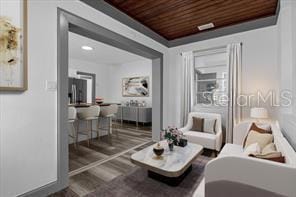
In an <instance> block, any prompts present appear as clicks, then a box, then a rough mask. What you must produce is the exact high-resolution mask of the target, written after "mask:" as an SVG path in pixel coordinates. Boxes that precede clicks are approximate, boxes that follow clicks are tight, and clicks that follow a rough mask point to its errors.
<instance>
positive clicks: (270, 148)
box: [261, 143, 276, 155]
mask: <svg viewBox="0 0 296 197" xmlns="http://www.w3.org/2000/svg"><path fill="white" fill-rule="evenodd" d="M272 152H276V147H275V144H274V143H270V144H267V145H266V146H265V147H264V148H263V149H262V152H261V153H262V155H265V154H269V153H272Z"/></svg>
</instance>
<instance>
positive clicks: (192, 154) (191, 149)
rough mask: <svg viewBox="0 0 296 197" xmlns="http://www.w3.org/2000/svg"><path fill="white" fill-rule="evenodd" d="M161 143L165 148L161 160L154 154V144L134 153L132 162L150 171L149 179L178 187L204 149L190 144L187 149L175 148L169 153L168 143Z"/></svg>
mask: <svg viewBox="0 0 296 197" xmlns="http://www.w3.org/2000/svg"><path fill="white" fill-rule="evenodd" d="M160 143H161V145H162V146H163V147H164V148H165V151H164V153H163V155H162V156H161V158H159V157H157V156H155V154H154V153H153V147H154V146H155V145H156V144H154V145H151V146H149V147H147V148H144V149H142V150H140V151H139V152H136V153H134V154H133V155H132V156H131V161H132V163H134V164H136V165H138V166H140V167H142V168H144V169H146V170H148V176H149V177H151V178H153V179H156V180H159V181H162V182H165V183H167V184H169V185H172V186H177V185H179V184H180V182H181V181H182V180H183V179H184V178H185V177H186V175H187V174H188V173H190V171H191V169H192V162H193V161H194V160H195V159H196V158H197V157H198V156H199V155H200V154H201V153H202V152H203V147H202V146H201V145H198V144H192V143H188V144H187V146H185V147H179V146H174V150H173V151H169V149H168V145H167V142H166V141H161V142H160Z"/></svg>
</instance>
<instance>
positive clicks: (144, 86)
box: [122, 76, 149, 97]
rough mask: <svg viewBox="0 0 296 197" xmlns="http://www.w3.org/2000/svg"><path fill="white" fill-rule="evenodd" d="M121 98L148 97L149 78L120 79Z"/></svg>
mask: <svg viewBox="0 0 296 197" xmlns="http://www.w3.org/2000/svg"><path fill="white" fill-rule="evenodd" d="M122 96H124V97H149V77H148V76H146V77H127V78H123V79H122Z"/></svg>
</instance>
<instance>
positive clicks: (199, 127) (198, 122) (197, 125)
mask: <svg viewBox="0 0 296 197" xmlns="http://www.w3.org/2000/svg"><path fill="white" fill-rule="evenodd" d="M203 126H204V119H203V118H199V117H194V116H193V117H192V128H191V131H199V132H203Z"/></svg>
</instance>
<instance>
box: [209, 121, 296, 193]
mask: <svg viewBox="0 0 296 197" xmlns="http://www.w3.org/2000/svg"><path fill="white" fill-rule="evenodd" d="M250 124H251V123H250V122H245V123H241V124H239V125H237V126H236V127H235V128H234V144H226V145H225V146H224V147H223V149H222V150H221V153H220V154H219V156H218V157H217V158H216V159H213V160H212V161H210V162H209V163H208V164H207V166H206V169H205V196H206V197H216V196H221V197H226V196H227V197H232V196H240V197H247V196H252V197H257V196H258V197H261V196H268V197H280V196H287V197H295V196H296V152H295V151H294V149H293V148H292V147H291V146H290V144H289V143H288V141H287V140H286V138H285V137H284V136H283V134H282V132H281V130H280V128H279V125H278V123H272V124H271V128H272V132H273V136H274V143H275V145H276V147H277V149H278V150H279V151H280V152H281V153H282V154H283V155H284V156H285V159H286V163H285V164H283V163H278V162H273V161H268V160H264V159H258V158H252V157H248V156H245V155H244V154H243V146H242V143H243V140H244V138H245V136H246V135H247V133H248V128H249V127H250Z"/></svg>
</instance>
